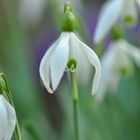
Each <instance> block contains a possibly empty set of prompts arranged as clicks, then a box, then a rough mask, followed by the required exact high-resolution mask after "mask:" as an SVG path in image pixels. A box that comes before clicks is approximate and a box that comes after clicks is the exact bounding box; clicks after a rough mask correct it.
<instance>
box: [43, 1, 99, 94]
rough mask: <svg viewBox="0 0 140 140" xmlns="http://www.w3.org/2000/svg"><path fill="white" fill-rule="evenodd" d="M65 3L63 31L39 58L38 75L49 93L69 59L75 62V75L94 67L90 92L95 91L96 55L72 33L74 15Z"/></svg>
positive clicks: (53, 88) (97, 75)
mask: <svg viewBox="0 0 140 140" xmlns="http://www.w3.org/2000/svg"><path fill="white" fill-rule="evenodd" d="M67 4H68V3H66V5H65V8H64V11H65V14H64V22H63V23H64V24H63V27H62V28H63V32H62V33H61V35H60V37H59V38H58V40H57V41H56V42H55V43H54V44H53V45H52V46H51V47H50V48H49V49H48V51H47V52H46V54H45V55H44V57H43V58H42V60H41V64H40V76H41V79H42V81H43V83H44V85H45V87H46V88H47V90H48V92H49V93H53V92H54V91H55V90H56V88H57V87H58V85H59V83H60V80H61V78H62V76H63V74H64V72H65V70H66V66H67V63H68V61H69V60H70V59H75V60H76V62H77V68H76V74H77V76H80V77H82V76H85V75H87V73H86V69H88V68H89V67H90V66H94V67H95V70H96V72H95V76H94V80H93V86H92V94H94V93H96V91H97V89H98V85H99V81H100V73H101V66H100V61H99V59H98V56H97V55H96V54H95V53H94V51H93V50H92V49H90V48H89V47H88V46H87V45H86V44H84V43H83V42H82V41H80V40H79V39H78V37H77V36H76V35H75V34H74V33H73V30H74V23H75V22H74V21H75V17H74V16H73V14H72V12H71V7H70V6H69V5H67Z"/></svg>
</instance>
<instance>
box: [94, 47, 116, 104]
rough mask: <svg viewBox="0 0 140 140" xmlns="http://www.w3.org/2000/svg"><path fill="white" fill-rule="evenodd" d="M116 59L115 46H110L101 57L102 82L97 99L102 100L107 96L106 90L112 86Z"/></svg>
mask: <svg viewBox="0 0 140 140" xmlns="http://www.w3.org/2000/svg"><path fill="white" fill-rule="evenodd" d="M114 61H115V55H114V48H109V50H107V51H106V52H105V54H104V55H103V57H102V59H101V67H102V69H101V82H100V85H99V91H98V92H97V94H96V96H95V98H96V100H97V101H98V102H99V101H102V100H103V98H104V97H105V94H106V92H107V91H108V89H109V86H110V87H111V85H110V83H111V81H112V80H111V79H112V77H114V75H113V66H114V63H115V62H114Z"/></svg>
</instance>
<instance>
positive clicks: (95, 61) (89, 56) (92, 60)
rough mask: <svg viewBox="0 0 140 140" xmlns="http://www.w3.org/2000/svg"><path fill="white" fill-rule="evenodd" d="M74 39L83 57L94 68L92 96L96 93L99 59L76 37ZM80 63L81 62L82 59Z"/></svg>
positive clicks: (99, 68) (98, 80) (98, 79)
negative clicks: (83, 54)
mask: <svg viewBox="0 0 140 140" xmlns="http://www.w3.org/2000/svg"><path fill="white" fill-rule="evenodd" d="M75 39H76V40H77V42H79V46H80V47H81V50H82V51H83V52H84V53H85V56H86V57H87V59H88V61H89V62H90V64H91V65H92V66H94V67H95V75H94V80H93V84H92V95H94V94H95V93H96V92H97V89H98V86H99V82H100V76H101V65H100V61H99V58H98V56H97V55H96V54H95V53H94V51H93V50H92V49H90V48H89V47H88V46H87V45H86V44H84V43H83V42H81V41H80V40H79V39H78V38H77V37H76V36H75ZM77 55H78V52H77ZM81 61H83V59H82V60H81Z"/></svg>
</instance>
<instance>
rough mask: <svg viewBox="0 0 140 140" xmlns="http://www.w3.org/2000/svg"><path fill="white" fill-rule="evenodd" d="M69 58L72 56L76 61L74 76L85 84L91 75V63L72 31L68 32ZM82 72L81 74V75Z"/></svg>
mask: <svg viewBox="0 0 140 140" xmlns="http://www.w3.org/2000/svg"><path fill="white" fill-rule="evenodd" d="M69 44H70V58H69V59H71V58H74V59H75V60H76V62H77V68H76V77H77V80H78V81H79V82H81V84H85V83H87V82H88V81H89V79H90V76H91V64H90V63H89V61H88V58H87V57H86V55H85V53H84V52H83V50H82V48H81V43H80V42H79V40H78V41H77V37H76V36H75V34H74V33H70V40H69ZM81 74H82V76H81Z"/></svg>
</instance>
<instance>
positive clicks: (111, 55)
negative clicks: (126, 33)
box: [95, 39, 140, 101]
mask: <svg viewBox="0 0 140 140" xmlns="http://www.w3.org/2000/svg"><path fill="white" fill-rule="evenodd" d="M133 62H135V63H136V64H137V66H139V67H140V49H138V48H137V47H135V46H133V45H131V44H130V43H128V42H127V41H126V40H124V39H120V40H117V41H113V42H112V43H111V44H110V46H109V49H108V50H107V51H106V52H105V54H104V55H103V57H102V59H101V66H102V70H101V71H102V72H101V82H100V86H99V92H98V94H96V96H95V97H96V99H97V101H102V100H103V99H104V97H105V95H106V93H107V92H116V90H117V88H118V84H119V81H120V79H121V77H122V76H123V75H131V74H132V72H133Z"/></svg>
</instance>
